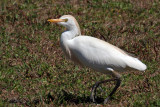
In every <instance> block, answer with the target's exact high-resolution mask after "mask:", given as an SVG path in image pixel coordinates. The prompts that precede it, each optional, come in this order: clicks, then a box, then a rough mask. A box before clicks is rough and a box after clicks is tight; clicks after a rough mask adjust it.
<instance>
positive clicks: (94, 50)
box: [69, 36, 128, 68]
mask: <svg viewBox="0 0 160 107" xmlns="http://www.w3.org/2000/svg"><path fill="white" fill-rule="evenodd" d="M69 49H70V51H71V55H73V56H74V57H76V58H78V60H79V61H80V62H81V63H82V64H84V65H87V66H93V65H94V66H98V67H103V66H105V67H106V66H114V67H122V68H125V67H126V63H125V61H124V59H125V57H126V56H128V54H126V53H125V52H124V51H123V50H121V49H119V48H117V47H115V46H113V45H111V44H109V43H107V42H104V41H102V40H99V39H97V38H94V37H90V36H78V37H76V38H74V39H72V40H70V41H69Z"/></svg>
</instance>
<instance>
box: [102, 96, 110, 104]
mask: <svg viewBox="0 0 160 107" xmlns="http://www.w3.org/2000/svg"><path fill="white" fill-rule="evenodd" d="M109 99H110V96H108V97H107V98H106V99H105V100H104V102H103V103H104V104H107V102H108V100H109Z"/></svg>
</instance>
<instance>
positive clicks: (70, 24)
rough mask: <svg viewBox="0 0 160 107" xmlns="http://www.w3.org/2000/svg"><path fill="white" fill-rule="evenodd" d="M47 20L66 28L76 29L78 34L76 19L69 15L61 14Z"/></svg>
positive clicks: (78, 28)
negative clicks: (58, 16)
mask: <svg viewBox="0 0 160 107" xmlns="http://www.w3.org/2000/svg"><path fill="white" fill-rule="evenodd" d="M47 21H49V22H51V23H58V24H59V25H62V26H64V27H66V28H67V30H74V31H78V33H79V34H80V27H79V24H78V23H77V20H76V19H75V18H74V17H73V16H71V15H63V16H61V17H60V18H59V19H49V20H47Z"/></svg>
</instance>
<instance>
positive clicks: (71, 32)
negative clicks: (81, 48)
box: [61, 29, 81, 42]
mask: <svg viewBox="0 0 160 107" xmlns="http://www.w3.org/2000/svg"><path fill="white" fill-rule="evenodd" d="M79 35H81V32H80V30H79V29H67V30H66V31H64V32H63V33H62V35H61V42H65V41H67V40H71V39H73V38H74V37H76V36H79Z"/></svg>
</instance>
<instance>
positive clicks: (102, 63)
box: [48, 15, 147, 103]
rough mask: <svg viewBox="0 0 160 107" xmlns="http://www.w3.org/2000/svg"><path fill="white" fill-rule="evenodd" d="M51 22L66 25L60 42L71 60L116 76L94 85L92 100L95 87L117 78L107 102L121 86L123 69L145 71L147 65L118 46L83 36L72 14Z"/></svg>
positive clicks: (93, 99) (50, 20) (94, 94)
mask: <svg viewBox="0 0 160 107" xmlns="http://www.w3.org/2000/svg"><path fill="white" fill-rule="evenodd" d="M48 21H49V22H53V23H58V24H59V25H62V26H64V27H66V31H64V32H63V33H62V34H61V37H60V45H61V48H62V50H63V52H64V54H65V55H66V57H67V58H68V59H71V60H72V61H74V62H75V63H77V64H79V65H83V66H87V67H89V68H91V69H93V70H95V71H98V72H101V73H104V74H109V75H111V76H112V77H113V78H112V79H109V80H104V81H100V82H96V84H95V85H93V87H92V92H91V96H90V98H91V100H92V101H93V102H96V100H95V96H96V89H97V87H98V86H99V85H100V84H102V83H105V82H109V81H116V85H115V87H114V89H113V90H112V91H111V93H110V94H109V96H108V97H107V98H106V99H105V100H104V103H107V101H108V100H109V98H110V97H111V96H112V95H113V94H114V93H115V92H116V90H117V88H118V87H119V86H120V83H121V79H120V78H121V74H120V72H124V71H130V70H138V71H145V70H146V68H147V67H146V65H145V64H143V63H142V62H141V61H140V60H138V59H137V58H135V57H132V56H130V55H129V54H128V53H126V52H125V51H123V50H121V49H119V48H118V47H116V46H114V45H111V44H109V43H107V42H105V41H103V40H100V39H97V38H94V37H91V36H86V35H81V31H80V27H79V24H78V23H77V21H76V19H75V18H74V17H73V16H71V15H63V16H62V17H60V18H59V19H49V20H48Z"/></svg>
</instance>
